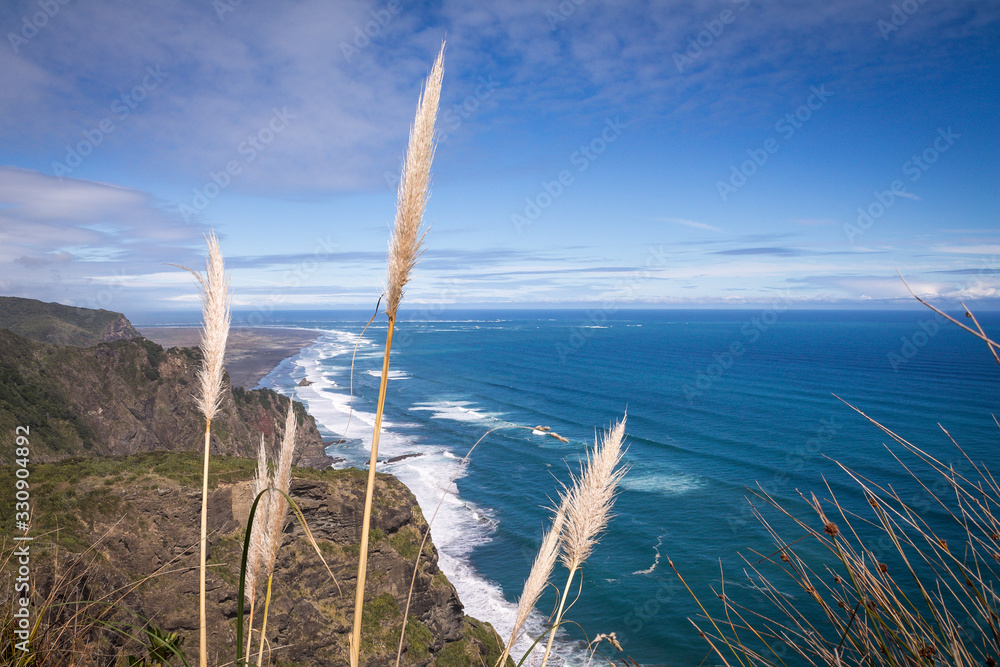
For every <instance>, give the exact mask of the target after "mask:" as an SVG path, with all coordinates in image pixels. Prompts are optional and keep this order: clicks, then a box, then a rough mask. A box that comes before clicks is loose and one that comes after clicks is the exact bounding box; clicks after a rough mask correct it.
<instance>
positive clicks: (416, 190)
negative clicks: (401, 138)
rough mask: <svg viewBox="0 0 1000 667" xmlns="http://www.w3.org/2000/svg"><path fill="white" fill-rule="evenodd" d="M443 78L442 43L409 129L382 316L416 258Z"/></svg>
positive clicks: (392, 307) (391, 312)
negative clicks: (384, 307)
mask: <svg viewBox="0 0 1000 667" xmlns="http://www.w3.org/2000/svg"><path fill="white" fill-rule="evenodd" d="M443 77H444V44H443V43H442V44H441V51H440V53H438V57H437V60H435V61H434V66H433V67H432V68H431V73H430V75H429V76H428V77H427V82H426V83H425V85H424V91H423V93H422V94H421V95H420V101H419V102H418V103H417V115H416V118H415V119H414V121H413V127H412V128H411V129H410V141H409V144H408V146H407V148H406V159H405V161H404V164H403V175H402V177H401V178H400V181H399V192H398V201H397V204H396V221H395V224H394V225H393V231H392V235H391V237H390V238H389V266H388V273H387V279H386V282H387V285H386V314H387V315H388V316H389V317H390V318H394V317H395V316H396V311H397V309H398V308H399V303H400V301H402V299H403V287H405V286H406V283H408V282H409V281H410V274H411V273H412V272H413V267H414V266H415V265H416V263H417V259H418V258H419V256H420V252H421V250H420V246H421V244H422V242H423V239H424V236H425V234H426V232H425V231H424V230H423V229H422V222H423V218H424V208H425V207H426V205H427V191H428V187H429V185H430V176H431V162H432V161H433V160H434V144H435V138H434V123H435V120H436V119H437V111H438V101H439V99H440V97H441V81H442V79H443Z"/></svg>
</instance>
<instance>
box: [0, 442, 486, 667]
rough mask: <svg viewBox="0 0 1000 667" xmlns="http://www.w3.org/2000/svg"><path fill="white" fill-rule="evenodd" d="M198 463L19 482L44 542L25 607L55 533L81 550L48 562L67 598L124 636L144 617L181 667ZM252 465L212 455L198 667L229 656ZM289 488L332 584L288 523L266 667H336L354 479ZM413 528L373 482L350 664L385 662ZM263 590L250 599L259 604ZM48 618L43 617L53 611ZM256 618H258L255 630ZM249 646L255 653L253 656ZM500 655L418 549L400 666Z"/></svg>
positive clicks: (128, 651) (302, 481)
mask: <svg viewBox="0 0 1000 667" xmlns="http://www.w3.org/2000/svg"><path fill="white" fill-rule="evenodd" d="M200 465H201V463H200V457H199V456H198V455H196V454H178V453H162V452H158V453H153V454H142V455H138V456H132V457H127V458H113V459H90V460H82V461H77V462H69V461H67V462H62V463H55V464H47V465H43V466H38V467H37V468H36V469H35V470H34V471H33V472H32V480H33V489H34V496H33V497H35V498H38V499H39V500H38V501H37V502H38V504H37V506H36V508H35V516H37V517H38V519H37V522H36V524H35V525H33V526H32V533H33V534H36V535H39V536H44V537H41V538H39V539H36V541H35V542H34V545H33V547H32V548H33V549H36V551H35V556H34V559H33V561H32V562H33V567H35V568H36V572H38V574H37V576H36V580H37V581H38V584H37V590H36V596H38V597H44V596H46V595H48V594H49V592H50V591H51V590H52V587H53V581H54V566H53V563H55V562H56V559H55V557H54V554H55V549H54V547H52V546H51V545H50V544H49V543H50V542H51V541H52V540H53V539H54V537H53V535H54V534H48V535H46V532H47V531H49V530H51V529H54V528H55V526H57V525H58V526H60V538H59V539H60V541H61V542H62V543H64V544H66V545H67V549H68V551H70V552H76V553H80V552H81V551H83V546H84V545H94V546H93V548H92V549H91V551H90V552H89V553H87V554H85V555H84V556H68V555H66V554H65V553H64V554H63V555H62V557H61V558H60V561H59V562H61V563H62V565H61V567H62V572H63V574H64V575H69V577H68V578H69V579H71V580H72V582H73V583H72V586H69V587H68V588H67V595H76V596H84V595H85V596H86V597H78V598H77V599H86V600H107V601H110V602H114V605H113V606H112V607H97V606H95V608H94V609H92V610H90V612H89V613H91V614H93V613H97V611H100V610H101V609H106V611H104V612H101V613H105V614H107V616H106V618H107V620H113V621H115V622H127V623H132V624H135V623H137V621H136V619H137V618H142V619H149V621H151V622H152V623H153V624H154V625H156V626H157V627H159V628H160V629H162V630H164V631H167V632H176V633H178V634H179V636H180V637H181V638H183V644H182V648H183V649H185V652H186V653H187V656H188V658H189V661H191V659H192V658H194V657H195V656H196V654H197V646H198V576H199V574H198V568H197V562H198V550H197V543H198V526H199V513H200V499H201V489H200V483H199V475H200ZM253 465H254V464H253V463H252V462H251V461H248V460H245V459H229V458H225V457H220V458H218V459H215V460H213V463H212V469H213V481H212V487H213V488H212V490H211V491H210V497H209V510H210V511H209V516H210V525H209V531H210V534H211V537H210V540H209V545H210V546H209V549H210V551H209V562H210V569H209V575H208V627H209V646H210V656H209V664H218V665H221V664H225V663H227V662H230V661H231V660H233V658H234V657H235V645H236V641H235V637H236V635H235V633H236V622H235V618H236V603H237V591H238V588H237V587H238V581H239V567H240V558H241V553H242V552H241V549H242V539H243V534H244V532H243V531H244V528H245V526H246V521H247V515H248V513H249V509H250V505H251V502H252V495H251V491H250V483H249V481H247V480H249V478H250V477H251V476H252V475H253ZM294 476H295V479H294V480H293V482H292V485H291V496H292V497H293V498H294V499H295V501H296V503H297V504H298V505H299V507H300V508H301V510H302V513H303V515H304V517H305V520H306V522H307V524H308V525H309V528H310V530H311V531H312V534H313V535H314V536H315V538H316V540H317V542H318V544H319V548H320V551H321V552H322V554H323V556H324V558H325V560H326V562H327V564H328V565H329V567H330V569H331V570H332V572H333V574H334V576H335V577H336V580H333V579H331V577H330V575H329V574H328V572H327V570H326V568H325V567H324V566H323V564H322V563H321V562H320V560H319V557H318V556H317V554H316V552H315V551H314V550H313V548H312V547H311V546H310V545H309V544H308V542H307V541H306V540H305V538H304V535H303V531H302V528H301V527H300V525H299V524H298V523H297V522H296V521H294V520H293V519H292V518H290V519H289V521H288V523H287V524H286V528H285V531H284V535H283V543H282V547H281V549H280V551H279V554H278V558H277V564H276V567H275V572H274V580H273V586H272V597H271V602H270V612H269V615H268V621H267V632H266V635H267V638H268V641H269V642H270V646H271V648H272V653H271V664H279V663H280V664H282V665H311V666H316V667H321V666H328V665H345V664H347V663H348V636H349V632H350V626H351V622H352V621H351V619H352V614H353V604H354V599H353V598H354V595H353V593H354V583H355V581H356V567H357V565H356V563H357V556H358V549H359V546H360V545H359V542H358V540H359V539H360V534H361V516H362V511H363V508H364V487H365V474H364V473H362V472H361V471H358V470H353V469H352V470H342V471H332V470H331V471H324V472H320V471H315V470H297V471H296V472H295V475H294ZM7 477H9V478H10V479H6V478H7ZM0 478H3V479H2V480H0V481H4V482H8V481H9V482H10V483H11V484H13V471H12V469H11V468H9V467H8V468H2V469H0ZM3 516H4V517H5V518H6V517H9V516H12V513H11V512H8V513H5V514H4V515H3ZM5 527H6V526H5ZM425 528H426V522H425V521H424V518H423V516H422V515H421V513H420V509H419V507H418V506H417V503H416V500H415V499H414V497H413V495H412V494H411V493H410V492H409V490H408V489H406V487H405V486H403V485H402V484H401V483H400V482H399V481H398V480H396V479H395V478H393V477H391V476H387V475H379V477H378V480H377V484H376V490H375V511H374V514H373V522H372V533H371V536H370V560H369V566H368V567H369V569H368V572H369V575H368V583H367V590H366V605H365V614H364V619H363V640H362V664H365V665H369V666H375V665H386V664H394V661H395V654H396V647H397V643H398V641H399V632H400V628H401V626H402V616H403V614H402V610H403V608H404V607H405V605H406V598H407V594H408V591H409V586H410V578H411V575H412V573H413V564H414V560H415V557H416V555H417V553H418V552H419V551H420V548H421V547H420V543H421V538H422V534H423V531H424V529H425ZM43 550H45V551H43ZM43 554H44V555H43ZM74 568H75V571H74ZM263 588H264V587H263V586H262V588H261V591H260V592H259V593H258V596H259V598H258V599H260V598H262V597H263ZM4 590H5V591H9V590H11V589H10V587H5V588H4ZM57 597H58V596H57ZM60 600H61V598H60ZM36 608H37V607H36ZM71 608H72V607H71ZM52 609H53V612H52V613H53V614H54V613H59V612H58V610H59V609H63V608H61V607H58V606H53V607H52ZM247 614H249V605H248V607H247ZM260 617H261V615H260V606H258V614H257V622H256V623H255V627H256V628H259V627H260ZM77 644H78V645H79V646H81V647H85V648H86V650H87V651H90V652H93V653H94V654H95V655H96V654H103V655H106V656H114V655H141V654H142V653H143V652H144V650H145V647H143V646H142V643H141V642H136V641H129V640H125V639H123V638H122V637H121V636H119V635H117V634H115V633H112V632H109V631H108V630H107V628H106V627H105V626H97V627H95V628H93V629H91V630H89V631H88V632H86V633H85V636H84V637H83V638H78V639H77ZM256 646H257V643H256V642H255V643H254V650H255V651H256ZM500 651H501V646H500V642H499V638H498V637H497V636H496V634H495V633H494V632H493V631H492V628H490V627H489V626H488V625H485V624H482V623H480V622H478V621H475V620H474V619H470V618H468V617H466V616H465V615H464V614H463V612H462V604H461V602H459V600H458V596H457V595H456V593H455V589H454V588H453V587H452V585H451V584H450V583H449V582H448V580H447V578H445V576H444V575H443V574H442V573H441V572H440V570H439V569H438V566H437V553H436V551H435V549H434V547H433V545H431V544H430V543H429V542H428V544H427V545H425V546H424V549H423V555H422V559H421V564H420V566H419V569H418V571H417V576H416V580H415V586H414V591H413V599H412V602H411V605H410V613H409V619H408V621H407V624H406V631H405V634H404V653H403V659H402V664H404V665H441V666H445V665H448V666H460V665H469V666H472V665H476V666H478V665H481V664H485V665H488V666H489V667H492V665H494V664H495V663H496V660H497V657H498V656H499V653H500ZM81 664H83V663H81ZM87 664H111V662H110V658H109V659H108V661H107V662H106V663H105V662H101V661H100V660H95V662H94V663H89V662H88V663H87Z"/></svg>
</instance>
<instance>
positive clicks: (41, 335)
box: [0, 296, 124, 347]
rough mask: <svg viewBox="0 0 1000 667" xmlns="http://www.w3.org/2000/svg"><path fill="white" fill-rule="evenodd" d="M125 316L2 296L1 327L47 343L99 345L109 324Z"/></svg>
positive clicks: (0, 305) (84, 345)
mask: <svg viewBox="0 0 1000 667" xmlns="http://www.w3.org/2000/svg"><path fill="white" fill-rule="evenodd" d="M121 317H124V316H123V315H122V314H121V313H115V312H112V311H110V310H93V309H90V308H74V307H72V306H64V305H62V304H58V303H45V302H43V301H36V300H34V299H22V298H19V297H13V296H0V329H10V330H11V331H13V332H15V333H17V334H20V335H21V336H24V337H25V338H30V339H32V340H37V341H42V342H46V343H58V344H61V345H75V346H78V347H87V346H89V345H96V344H97V343H98V342H100V336H101V333H102V332H103V331H104V330H105V329H106V328H107V327H108V325H109V324H111V323H112V322H114V321H116V320H118V319H119V318H121Z"/></svg>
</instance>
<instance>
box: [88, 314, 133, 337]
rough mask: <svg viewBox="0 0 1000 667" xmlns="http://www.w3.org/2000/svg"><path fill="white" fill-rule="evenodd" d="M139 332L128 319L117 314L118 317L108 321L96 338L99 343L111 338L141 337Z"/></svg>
mask: <svg viewBox="0 0 1000 667" xmlns="http://www.w3.org/2000/svg"><path fill="white" fill-rule="evenodd" d="M141 337H142V334H140V333H139V332H138V331H137V330H136V328H135V327H134V326H132V323H131V322H129V321H128V318H126V317H125V316H124V315H120V314H119V315H118V317H117V318H116V319H114V320H112V321H111V322H109V323H108V325H107V326H106V327H104V329H103V330H102V331H101V333H100V334H99V335H98V337H97V339H98V341H99V342H101V343H110V342H111V341H113V340H126V339H128V338H141Z"/></svg>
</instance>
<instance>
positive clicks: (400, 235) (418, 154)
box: [350, 43, 444, 667]
mask: <svg viewBox="0 0 1000 667" xmlns="http://www.w3.org/2000/svg"><path fill="white" fill-rule="evenodd" d="M443 76H444V44H443V43H442V44H441V51H440V52H439V53H438V56H437V60H435V61H434V66H433V68H432V69H431V73H430V75H429V76H428V77H427V81H426V83H425V85H424V90H423V93H422V94H421V96H420V101H419V102H418V104H417V114H416V118H415V119H414V121H413V127H412V128H411V130H410V140H409V145H408V146H407V149H406V160H405V163H404V165H403V175H402V178H401V179H400V182H399V192H398V202H397V206H396V220H395V224H394V226H393V231H392V236H391V238H390V239H389V259H388V270H387V275H386V311H385V312H386V316H387V317H388V319H389V325H388V330H387V332H386V338H385V355H384V356H383V359H382V379H381V382H380V383H379V394H378V407H377V408H376V411H375V427H374V433H373V435H372V451H371V460H370V461H369V464H368V486H367V489H366V492H365V511H364V516H363V519H362V523H361V550H360V554H359V556H358V581H357V588H356V590H355V597H354V626H353V631H352V633H351V646H350V655H351V667H357V666H358V661H359V656H360V651H361V615H362V610H363V607H364V599H365V575H366V571H367V567H368V533H369V530H370V527H371V513H372V495H373V493H374V489H375V463H376V460H377V458H378V442H379V434H380V432H381V430H382V412H383V410H384V407H385V393H386V386H387V381H388V378H389V352H390V350H391V348H392V333H393V329H394V328H395V324H396V313H397V311H398V309H399V304H400V302H401V301H402V299H403V288H404V287H405V286H406V284H407V283H408V282H409V281H410V278H411V273H412V271H413V267H414V266H415V265H416V263H417V259H418V258H419V256H420V252H421V250H420V246H421V244H422V242H423V238H424V235H425V231H424V230H423V228H422V221H423V216H424V208H425V206H426V202H427V188H428V185H429V183H430V170H431V162H432V161H433V159H434V142H435V139H434V123H435V120H436V118H437V110H438V101H439V99H440V96H441V81H442V78H443Z"/></svg>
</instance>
